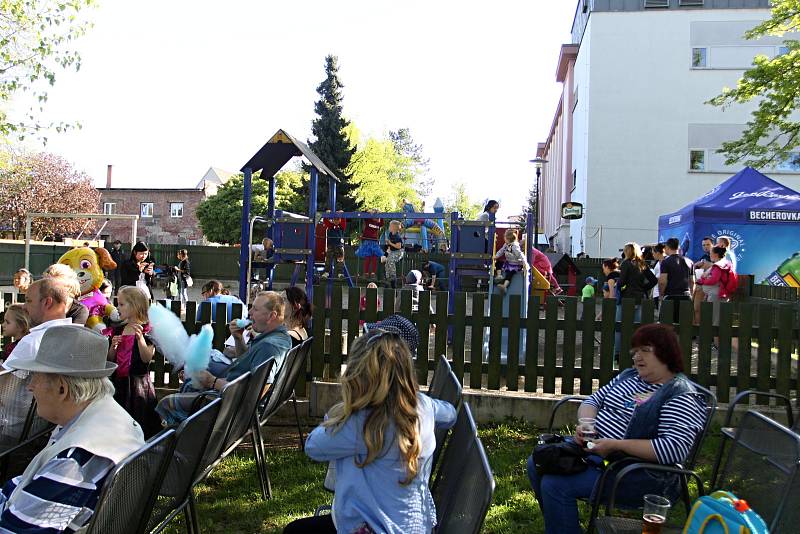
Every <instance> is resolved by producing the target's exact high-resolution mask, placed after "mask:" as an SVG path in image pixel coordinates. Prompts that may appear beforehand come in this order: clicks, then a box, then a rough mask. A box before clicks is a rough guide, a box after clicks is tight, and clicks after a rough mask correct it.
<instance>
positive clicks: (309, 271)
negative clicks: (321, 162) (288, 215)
mask: <svg viewBox="0 0 800 534" xmlns="http://www.w3.org/2000/svg"><path fill="white" fill-rule="evenodd" d="M328 180H329V182H328V183H329V184H330V183H332V182H333V179H332V178H329V179H328ZM318 185H319V171H317V169H316V167H311V179H310V180H309V182H308V218H309V219H311V227H310V228H309V229H308V236H307V238H308V241H307V243H308V245H307V246H308V248H309V249H310V250H311V254H309V255H308V257H307V258H306V296H308V300H309V301H311V300H312V299H313V297H314V253H315V251H316V248H317V187H318Z"/></svg>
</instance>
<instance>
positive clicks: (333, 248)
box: [322, 219, 347, 278]
mask: <svg viewBox="0 0 800 534" xmlns="http://www.w3.org/2000/svg"><path fill="white" fill-rule="evenodd" d="M322 225H323V226H324V227H325V234H326V243H327V249H326V250H325V272H324V273H322V277H323V278H328V275H329V274H330V272H331V270H333V269H335V270H336V272H338V276H339V278H341V277H342V276H343V275H342V273H341V269H342V267H341V266H342V264H343V263H344V231H345V229H346V228H347V221H345V220H344V219H325V220H324V221H323V222H322ZM334 260H335V261H336V263H335V266H334Z"/></svg>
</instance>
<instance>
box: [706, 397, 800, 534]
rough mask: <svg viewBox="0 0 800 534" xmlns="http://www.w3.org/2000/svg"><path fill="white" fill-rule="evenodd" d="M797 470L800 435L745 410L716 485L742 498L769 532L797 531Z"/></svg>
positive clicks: (799, 467) (799, 480) (799, 481)
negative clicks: (762, 521)
mask: <svg viewBox="0 0 800 534" xmlns="http://www.w3.org/2000/svg"><path fill="white" fill-rule="evenodd" d="M799 470H800V436H798V435H797V434H796V433H794V432H792V431H791V430H790V429H788V428H786V427H785V426H783V425H781V424H780V423H777V422H775V421H773V420H772V419H770V418H769V417H767V416H765V415H763V414H760V413H758V412H755V411H753V410H748V411H747V412H746V413H745V414H744V415H743V416H742V418H741V420H740V421H739V425H738V427H737V428H736V435H735V437H734V440H733V443H732V445H731V449H730V452H729V453H728V457H727V459H726V461H725V464H724V466H723V467H722V470H721V471H720V473H719V477H718V481H717V484H716V487H717V488H719V489H725V490H728V491H731V492H733V493H734V494H735V495H736V496H737V497H739V498H740V499H745V500H746V501H747V503H748V504H749V505H750V506H751V508H752V509H753V510H755V511H756V512H757V513H758V514H759V515H760V516H761V517H762V518H763V519H764V521H765V522H766V523H767V525H768V526H769V531H770V532H772V533H773V534H780V533H784V532H785V533H790V532H797V524H798V523H797V521H798V520H800V510H798V507H797V503H798V500H799V498H800V476H799V475H798V472H799Z"/></svg>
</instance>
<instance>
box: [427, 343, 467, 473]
mask: <svg viewBox="0 0 800 534" xmlns="http://www.w3.org/2000/svg"><path fill="white" fill-rule="evenodd" d="M461 394H462V393H461V382H459V380H458V377H456V375H455V373H453V371H452V369H451V368H450V364H449V363H448V362H447V359H446V358H445V357H444V356H440V357H439V363H438V364H437V366H436V371H434V376H433V380H432V381H431V387H430V389H428V396H429V397H431V398H432V399H437V400H442V401H445V402H449V403H450V404H452V405H453V407H454V408H455V409H456V410H458V409H459V408H460V407H461V399H462V397H461ZM449 433H450V429H449V428H437V429H436V430H434V435H435V436H436V449H435V450H434V451H433V456H432V457H431V460H432V464H431V465H432V468H431V477H433V474H434V472H435V470H436V466H437V464H438V462H439V456H440V455H441V453H442V449H443V447H444V444H445V442H446V441H447V436H448V435H449Z"/></svg>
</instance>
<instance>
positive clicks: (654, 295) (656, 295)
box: [653, 261, 661, 298]
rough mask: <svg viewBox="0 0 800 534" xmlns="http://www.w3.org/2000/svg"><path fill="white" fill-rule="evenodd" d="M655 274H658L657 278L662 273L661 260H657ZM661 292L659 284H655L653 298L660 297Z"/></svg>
mask: <svg viewBox="0 0 800 534" xmlns="http://www.w3.org/2000/svg"><path fill="white" fill-rule="evenodd" d="M653 274H654V275H656V279H658V276H659V275H660V274H661V262H660V261H657V262H656V266H655V267H653ZM660 295H661V294H660V293H659V292H658V284H656V285H655V287H654V288H653V298H658V297H659V296H660Z"/></svg>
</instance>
